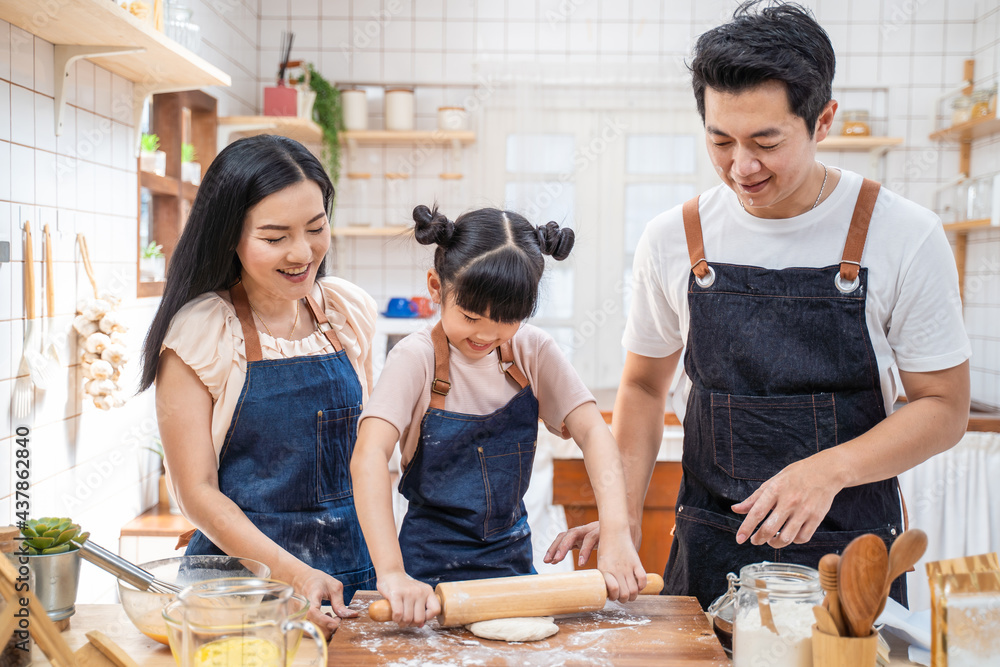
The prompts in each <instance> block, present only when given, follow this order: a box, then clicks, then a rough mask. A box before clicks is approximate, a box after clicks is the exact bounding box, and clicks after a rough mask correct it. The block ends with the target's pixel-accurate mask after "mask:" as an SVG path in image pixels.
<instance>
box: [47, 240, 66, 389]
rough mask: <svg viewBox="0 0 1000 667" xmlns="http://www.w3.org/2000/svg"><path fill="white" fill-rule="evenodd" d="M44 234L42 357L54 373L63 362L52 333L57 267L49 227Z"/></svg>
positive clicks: (57, 343)
mask: <svg viewBox="0 0 1000 667" xmlns="http://www.w3.org/2000/svg"><path fill="white" fill-rule="evenodd" d="M42 234H44V236H45V239H44V240H45V319H44V320H42V322H43V328H42V332H43V333H42V355H43V356H44V357H45V358H46V360H47V361H48V363H49V370H50V371H51V372H53V373H54V372H55V369H56V368H58V367H59V364H60V363H62V360H61V359H60V358H59V342H58V340H57V338H56V336H55V335H53V333H52V318H53V317H54V316H55V312H56V292H55V287H56V282H55V265H54V264H53V263H52V235H51V234H50V233H49V226H48V225H45V226H44V227H42ZM53 366H54V367H55V368H53Z"/></svg>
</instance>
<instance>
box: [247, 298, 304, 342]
mask: <svg viewBox="0 0 1000 667" xmlns="http://www.w3.org/2000/svg"><path fill="white" fill-rule="evenodd" d="M247 303H249V304H250V310H252V311H253V314H254V315H256V316H257V319H258V320H260V323H261V324H263V325H264V331H266V332H267V335H268V336H270V337H271V338H274V334H273V333H271V327H269V326H267V322H265V321H264V318H263V317H261V316H260V313H258V312H257V309H256V308H254V307H253V301H251V300H250V299H247ZM298 324H299V302H298V301H296V302H295V321H294V322H292V330H291V331H289V332H288V338H286V339H285V340H291V338H292V335H293V334H294V333H295V327H297V326H298Z"/></svg>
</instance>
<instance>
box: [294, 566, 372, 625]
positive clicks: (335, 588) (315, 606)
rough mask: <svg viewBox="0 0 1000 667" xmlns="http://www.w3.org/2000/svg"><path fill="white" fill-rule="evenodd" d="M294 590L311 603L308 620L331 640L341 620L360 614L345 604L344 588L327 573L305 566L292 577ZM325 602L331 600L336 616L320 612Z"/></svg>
mask: <svg viewBox="0 0 1000 667" xmlns="http://www.w3.org/2000/svg"><path fill="white" fill-rule="evenodd" d="M291 584H292V588H293V589H295V592H296V593H298V594H300V595H302V596H304V597H305V599H306V600H308V602H309V613H308V614H307V616H306V617H307V618H308V619H309V620H310V621H312V622H313V623H315V624H316V627H318V628H319V629H320V630H322V631H323V634H324V635H326V636H327V639H329V637H330V635H331V634H333V631H334V630H336V629H337V626H339V625H340V619H342V618H353V617H355V616H357V615H358V612H357V611H355V610H353V609H348V607H347V606H346V605H345V604H344V586H343V584H341V583H340V582H339V581H337V580H336V579H334V578H333V577H331V576H330V575H329V574H327V573H326V572H323V571H321V570H317V569H315V568H312V567H308V566H305V567H303V568H302V569H300V570H299V571H298V572H297V573H296V574H295V575H293V576H292V577H291ZM323 600H329V601H330V606H331V607H332V608H333V613H334V614H336V616H331V615H329V614H324V613H323V612H322V611H320V607H321V606H322V604H323Z"/></svg>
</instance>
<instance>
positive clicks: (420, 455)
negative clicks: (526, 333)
mask: <svg viewBox="0 0 1000 667" xmlns="http://www.w3.org/2000/svg"><path fill="white" fill-rule="evenodd" d="M431 338H432V340H433V341H434V380H433V381H432V382H431V402H430V407H428V409H427V412H426V413H425V414H424V417H423V420H422V421H421V423H420V438H419V440H418V443H417V450H416V452H414V454H413V459H412V460H411V461H410V463H409V465H408V466H407V467H406V470H405V471H404V472H403V476H402V477H401V478H400V480H399V491H400V493H402V494H403V496H404V497H405V498H406V499H407V501H409V508H408V509H407V511H406V516H405V517H404V518H403V525H402V527H401V528H400V532H399V547H400V550H401V551H402V553H403V564H404V566H405V567H406V573H407V574H409V575H410V576H411V577H413V578H414V579H419V580H420V581H423V582H424V583H427V584H430V585H431V586H434V585H437V584H438V583H440V582H442V581H458V580H463V579H485V578H490V577H510V576H516V575H522V574H535V568H534V567H533V566H532V564H531V530H530V529H529V528H528V516H527V513H526V512H525V509H524V500H523V499H524V493H525V491H527V490H528V480H529V479H530V478H531V464H532V461H533V460H534V458H535V441H536V440H537V438H538V400H537V399H536V398H535V395H534V394H533V393H532V391H531V387H530V386H529V385H528V380H527V378H526V377H525V376H524V374H523V373H522V372H521V370H520V369H519V368H517V366H515V365H514V364H513V359H514V355H513V351H512V346H511V343H510V341H508V342H506V343H504V344H503V345H502V346H501V347H500V348H498V349H497V354H498V356H499V357H500V362H499V363H500V368H501V370H503V372H505V373H506V374H507V375H508V376H509V377H510V378H511V379H513V380H514V381H515V382H517V383H518V385H520V387H521V391H520V392H518V393H517V395H516V396H514V398H512V399H511V400H510V401H509V402H508V403H507V405H505V406H504V407H502V408H500V409H499V410H496V411H495V412H492V413H490V414H488V415H469V414H463V413H459V412H448V411H446V410H445V409H444V401H445V396H447V394H448V392H449V391H450V390H451V383H450V382H449V381H448V378H449V371H448V367H449V363H448V359H449V355H450V350H449V348H448V339H447V337H446V336H445V334H444V330H443V329H442V328H441V324H440V322H439V323H438V324H437V325H436V326H435V327H434V330H433V331H432V333H431ZM505 366H506V367H505Z"/></svg>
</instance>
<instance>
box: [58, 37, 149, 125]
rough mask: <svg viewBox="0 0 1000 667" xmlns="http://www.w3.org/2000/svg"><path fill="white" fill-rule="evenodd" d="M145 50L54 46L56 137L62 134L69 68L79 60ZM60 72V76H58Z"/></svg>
mask: <svg viewBox="0 0 1000 667" xmlns="http://www.w3.org/2000/svg"><path fill="white" fill-rule="evenodd" d="M145 50H146V49H145V48H142V47H135V46H75V45H70V44H56V45H55V50H54V54H53V55H54V57H53V61H54V65H55V68H54V69H55V72H56V80H55V93H56V95H55V97H56V136H57V137H58V136H59V135H60V134H62V126H63V111H64V110H65V109H66V79H67V78H69V66H70V65H72V64H73V63H74V62H76V61H77V60H79V59H80V58H108V57H112V56H124V55H128V54H130V53H142V52H143V51H145ZM60 72H61V73H62V76H59V74H60Z"/></svg>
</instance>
